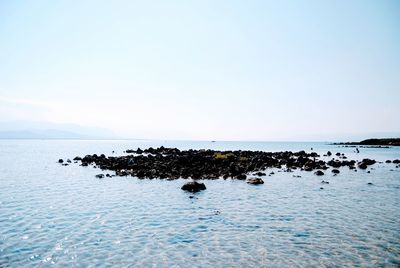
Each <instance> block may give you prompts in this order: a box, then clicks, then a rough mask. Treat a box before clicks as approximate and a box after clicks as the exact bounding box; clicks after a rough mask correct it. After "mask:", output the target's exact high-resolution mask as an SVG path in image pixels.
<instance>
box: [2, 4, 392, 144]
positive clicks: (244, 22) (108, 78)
mask: <svg viewBox="0 0 400 268" xmlns="http://www.w3.org/2000/svg"><path fill="white" fill-rule="evenodd" d="M0 36H1V37H0V38H1V41H0V121H5V120H35V121H52V122H60V123H77V124H81V125H88V126H97V127H103V128H108V129H111V130H113V131H114V132H115V133H116V134H117V135H120V136H125V137H134V138H135V137H136V138H160V139H164V138H165V139H210V140H212V139H215V140H218V139H221V140H286V139H291V140H307V139H320V138H321V139H335V138H336V137H338V136H343V135H351V134H357V133H372V132H400V116H399V115H400V1H396V0H393V1H369V0H359V1H357V0H352V1H347V0H346V1H345V0H342V1H319V0H315V1H308V0H307V1H218V0H213V1H98V0H96V1H50V0H49V1H42V0H38V1H0Z"/></svg>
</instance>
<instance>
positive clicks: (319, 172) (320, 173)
mask: <svg viewBox="0 0 400 268" xmlns="http://www.w3.org/2000/svg"><path fill="white" fill-rule="evenodd" d="M314 174H315V175H317V176H322V175H324V174H325V173H324V172H322V171H321V170H317V171H315V172H314Z"/></svg>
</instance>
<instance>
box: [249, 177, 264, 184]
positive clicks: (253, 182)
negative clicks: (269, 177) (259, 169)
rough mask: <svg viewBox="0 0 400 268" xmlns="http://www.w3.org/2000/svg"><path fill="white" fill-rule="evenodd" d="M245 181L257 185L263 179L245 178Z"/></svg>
mask: <svg viewBox="0 0 400 268" xmlns="http://www.w3.org/2000/svg"><path fill="white" fill-rule="evenodd" d="M247 183H248V184H253V185H258V184H263V183H264V181H263V180H262V179H260V178H249V179H248V180H247Z"/></svg>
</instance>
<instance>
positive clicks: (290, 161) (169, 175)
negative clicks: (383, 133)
mask: <svg viewBox="0 0 400 268" xmlns="http://www.w3.org/2000/svg"><path fill="white" fill-rule="evenodd" d="M126 152H129V153H130V154H129V155H123V156H112V155H111V156H105V155H104V154H100V155H97V154H93V155H86V156H85V157H83V158H82V157H79V156H77V157H75V158H74V160H75V161H78V162H79V161H80V163H81V165H82V166H88V165H92V166H93V167H98V168H100V169H101V170H110V171H114V172H115V174H116V175H117V176H134V177H137V178H139V179H144V178H148V179H154V178H159V179H169V180H174V179H178V178H183V179H188V178H192V179H194V180H197V179H218V178H224V179H227V178H234V179H239V180H245V179H246V178H247V176H248V175H249V174H254V176H257V177H261V176H265V175H266V173H265V172H264V171H265V170H266V169H269V168H276V169H278V171H285V172H294V171H295V170H305V171H316V172H315V174H316V175H318V176H321V175H324V172H323V170H327V169H328V168H330V167H332V168H335V169H336V170H337V169H338V168H340V167H344V166H347V167H349V168H350V169H355V165H356V161H354V160H343V159H340V160H339V159H331V160H329V161H327V162H325V161H324V160H321V159H319V157H320V156H319V155H318V154H317V153H315V152H312V153H306V152H305V151H300V152H288V151H286V152H263V151H241V150H238V151H215V150H192V149H190V150H185V151H181V150H179V149H177V148H164V147H160V148H148V149H145V150H142V149H140V148H138V149H137V150H127V151H126ZM339 155H340V156H341V155H342V154H340V153H339ZM61 160H62V159H61ZM374 163H375V160H371V159H364V160H363V161H361V162H359V163H358V165H359V167H360V168H363V167H364V166H365V168H366V167H368V166H369V165H372V164H374ZM332 172H334V173H335V172H337V171H332ZM273 174H274V172H270V173H269V175H270V176H271V175H273Z"/></svg>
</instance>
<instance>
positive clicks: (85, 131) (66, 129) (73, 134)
mask: <svg viewBox="0 0 400 268" xmlns="http://www.w3.org/2000/svg"><path fill="white" fill-rule="evenodd" d="M116 138H117V137H116V136H115V134H114V133H113V132H112V131H110V130H107V129H104V128H95V127H86V126H80V125H76V124H59V123H51V122H34V121H8V122H0V139H116Z"/></svg>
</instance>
